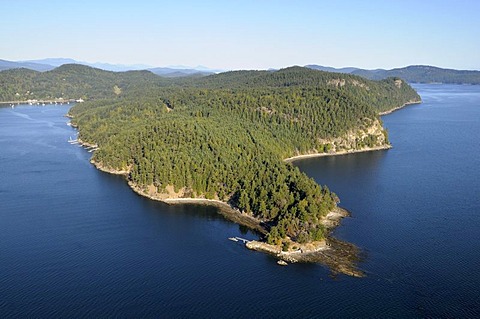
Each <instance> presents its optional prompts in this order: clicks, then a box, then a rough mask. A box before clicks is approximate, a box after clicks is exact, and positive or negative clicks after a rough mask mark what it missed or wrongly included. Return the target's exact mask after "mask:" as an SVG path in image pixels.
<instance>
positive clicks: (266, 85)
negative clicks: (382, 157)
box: [0, 65, 420, 243]
mask: <svg viewBox="0 0 480 319" xmlns="http://www.w3.org/2000/svg"><path fill="white" fill-rule="evenodd" d="M0 84H1V85H0V100H2V101H25V100H27V99H54V98H59V97H61V98H63V99H65V100H66V99H71V98H82V99H84V100H85V101H86V102H85V103H78V104H76V105H75V106H74V107H72V108H71V110H70V115H71V116H73V119H72V123H73V124H74V125H76V126H77V127H78V129H79V132H80V133H79V138H80V139H81V140H82V141H84V142H87V143H90V144H96V145H98V147H99V149H98V150H97V151H96V152H95V153H94V155H93V158H92V160H93V161H94V162H95V163H97V165H100V166H102V167H104V168H107V169H110V170H125V171H128V172H129V173H128V176H127V179H128V180H129V181H130V182H132V183H133V184H134V185H136V186H137V187H139V188H141V189H143V190H144V191H145V192H146V193H147V192H150V193H151V192H154V193H156V194H160V195H162V194H163V195H164V196H165V197H169V196H182V197H200V198H207V199H218V200H221V201H224V202H228V203H229V204H230V205H231V206H232V207H233V208H235V209H238V210H240V211H241V212H244V213H246V214H249V215H251V216H253V217H255V218H257V219H258V220H260V221H262V222H263V223H264V225H266V226H265V227H266V230H267V231H268V234H267V237H266V238H267V240H268V242H270V243H280V242H281V241H282V239H283V238H286V237H287V236H288V237H289V238H291V239H292V240H294V241H297V242H300V243H302V242H309V241H314V240H319V239H322V238H323V237H324V236H325V230H324V229H323V226H322V224H321V223H320V222H319V221H320V220H321V219H322V218H323V217H324V216H325V215H326V214H327V213H328V212H329V211H331V210H332V209H333V208H334V207H335V206H336V205H337V203H338V201H339V200H338V198H337V196H336V195H335V194H334V193H332V192H330V190H329V189H328V187H327V186H320V185H318V184H317V183H315V182H314V181H313V179H311V178H309V177H308V176H306V175H305V174H303V173H301V172H300V171H299V170H298V169H297V168H296V167H295V166H293V165H292V164H290V163H287V162H285V161H284V159H285V158H287V157H290V156H294V155H297V154H306V153H310V152H319V153H322V152H327V153H328V152H329V151H330V149H331V145H330V144H329V142H328V141H330V140H332V139H334V138H339V137H342V136H345V135H347V134H350V133H351V132H352V131H354V130H357V129H361V128H368V127H369V126H370V125H371V124H372V123H373V122H374V121H380V119H379V116H378V114H379V113H380V112H383V111H387V110H390V109H393V108H395V107H398V106H401V105H403V104H405V103H408V102H414V101H420V97H419V96H418V95H417V93H416V92H415V91H414V90H413V89H412V88H411V87H410V86H409V85H408V84H407V83H405V82H404V81H403V80H401V79H399V78H388V79H385V80H382V81H370V80H366V79H363V78H360V77H358V76H354V75H348V74H338V73H327V72H322V71H316V70H310V69H306V68H301V67H291V68H287V69H282V70H279V71H275V72H270V71H233V72H226V73H221V74H217V75H211V76H207V77H201V78H198V77H197V78H176V79H166V78H161V77H159V76H156V75H154V74H152V73H150V72H148V71H132V72H122V73H115V72H107V71H102V70H98V69H94V68H90V67H86V66H79V65H64V66H62V67H59V68H57V69H55V70H52V71H48V72H35V71H30V70H24V69H17V70H8V71H3V72H0ZM381 143H388V139H387V133H386V132H384V139H382V140H381V141H380V140H379V139H378V137H377V136H374V135H369V134H366V135H364V136H358V137H357V140H356V141H355V145H353V148H354V149H355V148H356V149H361V148H363V147H367V146H368V147H375V146H381V145H379V144H381Z"/></svg>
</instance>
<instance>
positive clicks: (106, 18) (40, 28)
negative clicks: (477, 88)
mask: <svg viewBox="0 0 480 319" xmlns="http://www.w3.org/2000/svg"><path fill="white" fill-rule="evenodd" d="M0 12H2V13H1V18H0V59H4V60H14V61H17V60H27V59H40V58H47V57H68V58H73V59H76V60H82V61H88V62H109V63H123V64H137V63H141V64H149V65H154V66H167V65H188V66H197V65H205V66H208V67H211V68H221V69H265V68H280V67H285V66H290V65H305V64H320V65H326V66H334V67H344V66H356V67H361V68H369V69H372V68H394V67H402V66H406V65H411V64H429V65H435V66H440V67H447V68H457V69H477V70H478V69H480V1H478V0H450V1H447V0H445V1H442V0H438V1H433V0H415V1H411V0H401V1H398V0H397V1H390V0H383V1H380V0H378V1H377V0H368V1H367V0H359V1H351V0H350V1H349V0H342V1H333V0H331V1H322V0H317V1H302V0H288V1H281V0H280V1H273V0H256V1H250V0H238V1H237V0H230V1H228V0H225V1H213V0H202V1H182V0H175V1H142V0H136V1H135V0H132V1H122V0H117V1H110V0H107V1H102V0H77V1H70V0H61V1H56V0H53V1H48V0H44V1H41V0H0Z"/></svg>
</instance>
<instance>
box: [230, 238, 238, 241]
mask: <svg viewBox="0 0 480 319" xmlns="http://www.w3.org/2000/svg"><path fill="white" fill-rule="evenodd" d="M228 239H230V240H231V241H238V239H236V238H235V237H229V238H228Z"/></svg>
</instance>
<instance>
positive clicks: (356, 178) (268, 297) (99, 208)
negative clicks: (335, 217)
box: [0, 85, 480, 318]
mask: <svg viewBox="0 0 480 319" xmlns="http://www.w3.org/2000/svg"><path fill="white" fill-rule="evenodd" d="M417 89H418V90H419V92H420V94H421V95H422V98H423V100H424V103H423V104H422V105H416V106H410V107H408V108H406V109H403V110H401V111H398V112H396V113H393V114H391V115H388V116H386V117H384V122H385V125H386V126H387V127H388V129H389V132H390V139H391V141H392V144H393V145H394V149H392V150H389V151H384V152H374V153H365V154H355V155H348V156H341V157H331V158H317V159H310V160H304V161H301V162H300V161H299V162H297V163H296V165H298V166H299V167H300V168H301V169H302V170H303V171H305V172H306V173H307V174H309V175H310V176H312V177H314V178H315V179H316V180H317V181H318V182H319V183H321V184H328V185H329V187H330V188H331V189H332V190H334V191H336V192H337V193H338V195H339V196H340V198H341V199H342V205H343V206H344V207H346V208H348V209H349V210H351V211H352V212H353V217H352V218H349V219H346V220H344V222H343V226H342V227H340V228H338V229H337V231H336V234H337V236H338V237H340V238H342V239H345V240H349V241H351V242H353V243H355V244H357V245H358V246H360V247H361V248H362V249H363V250H364V251H365V253H366V260H365V262H363V263H362V264H361V265H360V267H361V268H362V269H364V270H365V271H366V272H367V273H368V276H367V277H366V278H363V279H358V278H349V277H347V276H339V277H336V278H335V279H332V278H331V277H330V276H329V271H328V269H325V268H323V267H322V266H320V265H290V266H288V267H280V266H277V265H276V263H275V260H274V259H273V258H271V257H270V256H267V255H264V254H261V253H256V252H250V251H248V250H246V249H245V248H244V247H243V246H242V245H240V244H238V243H234V242H231V241H229V240H227V237H230V236H241V237H246V238H255V237H256V235H255V234H253V233H250V232H246V231H245V230H244V229H242V228H241V227H239V226H237V225H235V224H233V223H230V222H228V221H226V220H224V219H223V218H222V217H220V216H219V215H218V214H217V213H216V210H215V209H214V208H208V207H202V206H192V205H190V206H188V205H184V206H167V205H164V204H161V203H156V202H153V201H150V200H147V199H144V198H142V197H139V196H137V195H135V194H134V193H133V192H132V191H131V190H130V189H129V188H128V186H127V185H126V183H125V182H124V181H123V180H122V178H120V177H116V176H111V175H108V174H105V173H102V172H99V171H97V170H96V169H94V168H93V167H92V166H91V165H90V164H89V162H88V159H89V157H90V155H91V153H88V152H87V151H85V150H83V149H82V148H79V147H77V146H75V145H73V146H72V145H70V144H68V143H67V140H68V138H69V136H72V137H73V136H75V131H74V130H73V129H71V128H70V127H68V126H67V125H66V124H65V123H66V122H67V119H66V118H64V117H62V116H63V115H64V114H65V113H66V112H67V110H68V107H66V106H56V107H55V106H47V107H31V106H19V107H16V108H15V109H11V108H0V165H1V169H0V317H2V318H8V317H18V316H20V317H61V318H66V317H91V318H94V317H244V318H259V317H364V318H372V317H478V316H480V301H479V296H480V274H479V272H478V268H479V267H480V227H479V226H480V203H479V194H480V173H479V167H480V143H479V136H480V87H479V86H447V85H418V86H417Z"/></svg>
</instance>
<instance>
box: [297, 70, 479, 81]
mask: <svg viewBox="0 0 480 319" xmlns="http://www.w3.org/2000/svg"><path fill="white" fill-rule="evenodd" d="M305 67H307V68H310V69H314V70H321V71H328V72H336V73H349V74H354V75H359V76H361V77H364V78H367V79H369V80H382V79H386V78H388V77H399V78H402V79H404V80H406V81H408V82H410V83H455V84H480V71H468V70H453V69H442V68H437V67H434V66H429V65H411V66H407V67H404V68H398V69H391V70H384V69H376V70H365V69H359V68H352V67H349V68H341V69H335V68H331V67H325V66H321V65H306V66H305Z"/></svg>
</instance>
